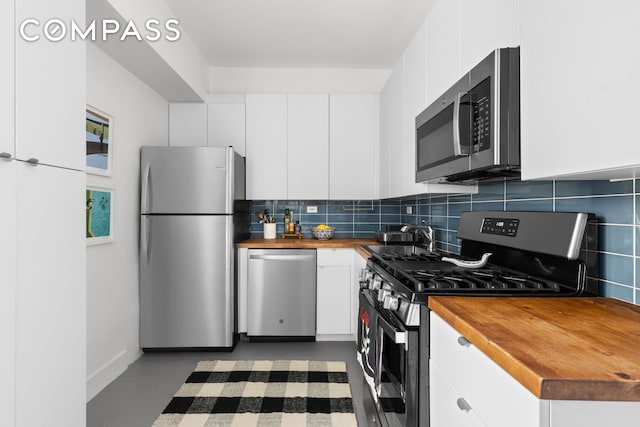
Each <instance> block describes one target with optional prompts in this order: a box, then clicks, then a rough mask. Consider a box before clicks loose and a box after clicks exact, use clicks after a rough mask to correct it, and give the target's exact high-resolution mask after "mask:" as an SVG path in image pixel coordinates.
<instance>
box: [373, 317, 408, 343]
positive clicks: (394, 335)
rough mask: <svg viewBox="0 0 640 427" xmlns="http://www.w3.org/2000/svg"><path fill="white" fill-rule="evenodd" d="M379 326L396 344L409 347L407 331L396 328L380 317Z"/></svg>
mask: <svg viewBox="0 0 640 427" xmlns="http://www.w3.org/2000/svg"><path fill="white" fill-rule="evenodd" d="M378 325H379V326H380V327H381V328H382V330H383V331H384V333H385V334H386V335H387V336H388V337H390V338H391V340H392V341H393V343H394V344H404V345H405V346H406V345H407V331H405V330H402V329H399V328H396V327H395V326H393V325H392V324H390V323H389V322H387V320H386V319H385V318H384V317H382V316H379V317H378Z"/></svg>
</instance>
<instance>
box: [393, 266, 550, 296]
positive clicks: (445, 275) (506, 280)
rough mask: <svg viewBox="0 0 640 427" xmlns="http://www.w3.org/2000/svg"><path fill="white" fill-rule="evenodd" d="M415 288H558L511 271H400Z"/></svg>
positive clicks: (526, 290) (527, 290)
mask: <svg viewBox="0 0 640 427" xmlns="http://www.w3.org/2000/svg"><path fill="white" fill-rule="evenodd" d="M403 274H404V276H405V277H406V278H407V279H409V280H410V281H413V282H414V283H415V284H416V285H417V287H418V288H420V287H422V288H424V289H425V290H439V289H442V290H466V291H470V292H473V291H478V292H481V291H498V292H499V291H500V290H504V291H508V292H514V293H536V292H559V291H560V286H559V285H558V284H557V283H555V282H553V281H549V280H544V279H540V278H534V277H530V276H527V275H522V274H518V273H516V272H512V271H505V270H492V269H477V270H413V271H405V272H403Z"/></svg>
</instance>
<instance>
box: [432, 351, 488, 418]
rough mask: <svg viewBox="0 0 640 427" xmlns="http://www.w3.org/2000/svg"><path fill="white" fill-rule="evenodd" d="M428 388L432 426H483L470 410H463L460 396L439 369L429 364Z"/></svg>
mask: <svg viewBox="0 0 640 427" xmlns="http://www.w3.org/2000/svg"><path fill="white" fill-rule="evenodd" d="M429 388H430V390H431V401H430V402H429V404H430V405H429V406H430V408H431V412H430V422H431V425H432V426H451V427H453V426H455V427H482V426H484V424H482V422H481V421H480V419H479V418H478V416H477V415H476V414H475V413H474V411H473V409H472V408H469V409H463V408H464V406H462V408H461V407H460V406H459V405H464V404H463V402H462V401H461V399H464V398H463V397H460V394H459V393H458V392H457V391H456V390H455V389H454V388H453V386H452V385H451V384H449V382H448V381H447V379H446V378H445V376H444V374H443V373H442V372H440V369H438V367H437V366H436V365H435V364H434V363H433V362H431V363H430V364H429Z"/></svg>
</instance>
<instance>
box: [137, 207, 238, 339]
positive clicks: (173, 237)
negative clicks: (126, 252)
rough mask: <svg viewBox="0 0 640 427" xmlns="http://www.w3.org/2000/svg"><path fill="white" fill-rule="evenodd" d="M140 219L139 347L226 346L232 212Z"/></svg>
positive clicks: (229, 325)
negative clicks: (228, 213) (230, 213)
mask: <svg viewBox="0 0 640 427" xmlns="http://www.w3.org/2000/svg"><path fill="white" fill-rule="evenodd" d="M141 221H142V223H141V236H140V240H141V241H140V345H141V347H142V348H179V347H182V348H185V347H187V348H195V347H232V346H233V328H234V323H233V322H234V317H233V316H234V312H233V301H234V294H233V292H234V290H233V270H232V269H233V251H232V250H231V245H232V244H231V239H232V236H231V230H232V229H233V227H232V221H233V216H230V215H208V216H206V215H205V216H198V215H185V216H171V215H159V216H154V215H143V216H142V219H141Z"/></svg>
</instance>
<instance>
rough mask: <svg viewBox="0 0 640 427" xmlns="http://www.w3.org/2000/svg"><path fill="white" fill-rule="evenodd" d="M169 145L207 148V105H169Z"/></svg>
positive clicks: (188, 103)
mask: <svg viewBox="0 0 640 427" xmlns="http://www.w3.org/2000/svg"><path fill="white" fill-rule="evenodd" d="M169 145H170V146H172V147H206V146H207V104H204V103H197V102H176V103H171V104H169ZM228 145H230V144H228Z"/></svg>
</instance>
